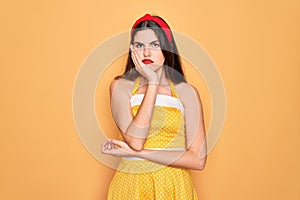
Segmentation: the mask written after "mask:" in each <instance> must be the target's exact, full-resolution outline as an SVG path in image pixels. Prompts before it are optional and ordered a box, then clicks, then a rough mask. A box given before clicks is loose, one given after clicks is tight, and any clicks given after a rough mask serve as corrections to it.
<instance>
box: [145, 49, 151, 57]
mask: <svg viewBox="0 0 300 200" xmlns="http://www.w3.org/2000/svg"><path fill="white" fill-rule="evenodd" d="M150 55H151V50H150V48H149V47H145V48H144V57H149V56H150Z"/></svg>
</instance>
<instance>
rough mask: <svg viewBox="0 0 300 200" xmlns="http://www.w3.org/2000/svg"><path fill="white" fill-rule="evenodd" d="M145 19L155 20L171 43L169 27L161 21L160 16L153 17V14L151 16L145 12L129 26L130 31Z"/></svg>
mask: <svg viewBox="0 0 300 200" xmlns="http://www.w3.org/2000/svg"><path fill="white" fill-rule="evenodd" d="M147 20H151V21H154V22H156V23H157V24H158V25H159V26H160V27H161V28H162V29H163V31H164V32H165V34H166V36H167V38H168V40H169V42H170V43H171V41H172V34H171V31H170V27H169V26H168V25H167V24H166V23H165V22H164V21H163V20H161V19H160V18H158V17H155V16H152V15H150V14H145V15H144V16H143V17H141V18H139V19H138V20H137V21H136V22H135V23H134V24H133V26H132V28H131V33H132V31H133V29H135V27H136V26H137V25H138V24H139V23H141V22H143V21H147Z"/></svg>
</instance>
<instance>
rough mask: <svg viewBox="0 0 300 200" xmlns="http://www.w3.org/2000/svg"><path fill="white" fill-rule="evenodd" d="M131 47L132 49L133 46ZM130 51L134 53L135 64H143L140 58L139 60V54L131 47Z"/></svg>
mask: <svg viewBox="0 0 300 200" xmlns="http://www.w3.org/2000/svg"><path fill="white" fill-rule="evenodd" d="M132 49H133V47H132ZM132 53H133V55H134V58H135V61H136V64H137V65H138V66H141V65H143V64H144V63H143V62H142V60H141V58H140V56H139V54H138V53H137V52H136V50H134V49H133V51H132Z"/></svg>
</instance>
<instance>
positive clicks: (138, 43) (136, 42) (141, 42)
mask: <svg viewBox="0 0 300 200" xmlns="http://www.w3.org/2000/svg"><path fill="white" fill-rule="evenodd" d="M155 42H159V40H154V41H152V42H150V44H153V43H155ZM134 43H136V44H143V43H142V42H134Z"/></svg>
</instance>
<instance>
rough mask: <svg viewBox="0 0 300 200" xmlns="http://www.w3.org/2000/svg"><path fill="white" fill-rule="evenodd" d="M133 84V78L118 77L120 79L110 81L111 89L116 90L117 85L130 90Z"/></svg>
mask: <svg viewBox="0 0 300 200" xmlns="http://www.w3.org/2000/svg"><path fill="white" fill-rule="evenodd" d="M133 84H134V81H132V80H128V79H124V78H118V79H114V80H113V81H112V82H111V83H110V90H111V91H112V90H115V89H116V87H120V88H122V89H126V90H130V89H132V88H133Z"/></svg>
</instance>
